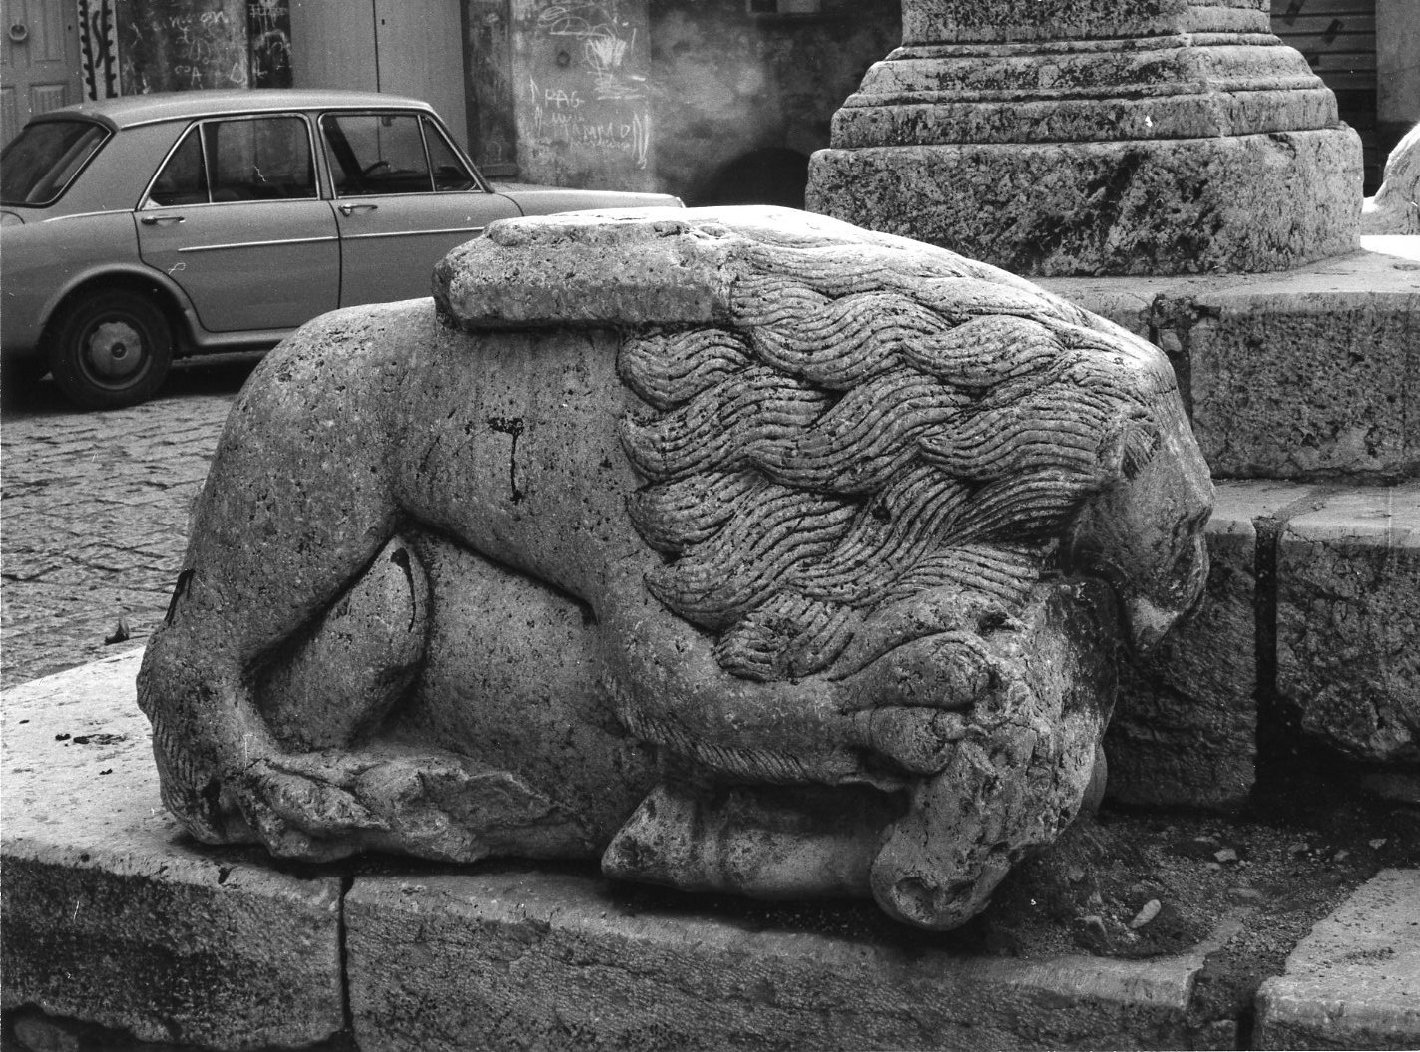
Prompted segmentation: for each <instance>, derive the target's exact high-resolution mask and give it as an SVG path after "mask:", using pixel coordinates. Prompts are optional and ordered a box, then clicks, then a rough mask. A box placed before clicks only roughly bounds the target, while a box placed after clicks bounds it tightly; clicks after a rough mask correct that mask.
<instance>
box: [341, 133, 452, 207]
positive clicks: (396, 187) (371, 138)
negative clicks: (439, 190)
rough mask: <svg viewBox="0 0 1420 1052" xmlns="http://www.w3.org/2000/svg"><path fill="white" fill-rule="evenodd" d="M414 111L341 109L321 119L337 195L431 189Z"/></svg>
mask: <svg viewBox="0 0 1420 1052" xmlns="http://www.w3.org/2000/svg"><path fill="white" fill-rule="evenodd" d="M419 122H420V118H419V115H418V114H414V113H340V114H326V115H325V116H324V117H322V118H321V132H322V135H323V137H324V138H325V146H326V155H327V158H328V159H329V161H330V172H331V178H332V179H333V180H334V183H335V196H336V197H351V196H358V195H366V194H419V193H428V192H429V191H431V190H432V189H433V188H434V180H433V177H432V176H431V175H430V172H429V161H428V157H427V156H426V154H425V152H424V136H423V134H422V132H421V130H420V127H419Z"/></svg>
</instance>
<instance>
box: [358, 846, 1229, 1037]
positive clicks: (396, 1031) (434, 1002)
mask: <svg viewBox="0 0 1420 1052" xmlns="http://www.w3.org/2000/svg"><path fill="white" fill-rule="evenodd" d="M345 916H346V953H347V959H348V967H349V976H350V1008H351V1015H352V1019H353V1029H354V1033H355V1038H356V1040H357V1041H358V1043H359V1045H360V1047H361V1048H362V1049H368V1050H375V1049H380V1050H383V1052H395V1050H409V1052H416V1050H417V1052H439V1050H450V1052H452V1050H456V1049H457V1050H472V1049H505V1048H547V1049H553V1048H581V1049H621V1050H633V1052H634V1050H660V1049H682V1050H691V1049H707V1050H708V1049H715V1050H719V1049H746V1050H748V1049H764V1050H769V1049H809V1048H812V1049H823V1050H831V1049H865V1048H893V1049H942V1048H1013V1049H1032V1048H1081V1047H1093V1048H1101V1047H1103V1048H1209V1047H1233V1045H1232V1044H1231V1034H1228V1035H1227V1036H1224V1035H1223V1034H1221V1033H1219V1031H1220V1029H1226V1030H1229V1031H1230V1030H1231V1026H1230V1025H1226V1024H1225V1025H1224V1027H1222V1028H1220V1027H1219V1026H1216V1025H1215V1026H1213V1027H1206V1026H1205V1027H1199V1026H1198V1023H1197V1022H1196V1020H1192V1019H1190V1016H1189V997H1190V993H1191V991H1192V988H1193V985H1194V982H1195V980H1196V977H1197V975H1198V973H1199V971H1200V970H1201V967H1202V965H1203V960H1204V955H1205V954H1206V953H1207V952H1208V951H1209V949H1210V948H1211V947H1209V946H1208V945H1207V944H1205V945H1202V946H1199V947H1197V948H1196V949H1195V950H1193V951H1191V952H1189V953H1187V954H1184V955H1180V956H1176V957H1164V958H1156V959H1153V960H1148V961H1131V960H1117V959H1109V958H1103V957H1086V956H1083V955H1078V956H1065V957H1054V958H1041V959H1036V960H1016V959H1011V958H1007V957H1001V958H987V957H982V956H979V955H974V954H970V953H963V952H959V951H954V950H953V949H952V948H951V947H950V944H949V943H947V942H944V941H941V940H933V939H930V938H929V939H924V938H919V937H905V936H904V934H903V933H902V932H901V930H900V929H898V930H896V931H888V932H873V931H851V932H848V933H846V934H844V933H839V932H837V931H825V932H822V933H819V932H815V931H810V930H787V929H785V928H777V927H774V926H772V925H771V926H769V927H762V926H759V925H752V924H749V923H743V922H742V923H727V922H726V921H725V920H724V919H723V918H717V917H716V916H715V915H713V914H712V913H709V912H702V911H701V910H700V909H699V908H698V907H697V906H696V905H695V903H694V902H693V900H690V899H686V898H683V897H675V898H673V899H668V900H665V901H659V902H658V901H656V900H654V899H647V898H644V897H642V898H639V899H638V898H631V897H629V896H628V894H627V893H626V891H625V890H624V889H618V888H617V886H616V885H614V884H611V883H609V882H607V881H605V880H601V879H598V878H596V877H594V876H574V875H562V874H553V873H545V872H544V873H537V872H529V871H517V870H511V871H508V872H504V873H484V874H469V875H466V876H428V877H419V878H413V877H406V878H393V877H391V878H357V879H356V881H355V884H354V886H353V887H352V888H351V890H350V892H349V893H348V894H347V895H346V897H345ZM1213 1038H1221V1040H1222V1041H1223V1042H1227V1043H1225V1044H1213V1043H1212V1042H1211V1040H1210V1039H1213Z"/></svg>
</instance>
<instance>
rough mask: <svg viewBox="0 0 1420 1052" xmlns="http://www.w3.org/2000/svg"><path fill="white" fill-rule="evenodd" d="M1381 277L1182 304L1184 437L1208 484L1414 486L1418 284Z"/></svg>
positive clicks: (1222, 292)
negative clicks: (1189, 317) (1212, 479)
mask: <svg viewBox="0 0 1420 1052" xmlns="http://www.w3.org/2000/svg"><path fill="white" fill-rule="evenodd" d="M1392 273H1394V274H1395V275H1396V276H1398V277H1400V278H1401V279H1402V280H1401V282H1395V281H1385V280H1384V279H1383V276H1382V275H1379V274H1377V275H1373V276H1372V278H1371V280H1373V281H1374V282H1375V283H1374V284H1373V285H1371V286H1370V287H1369V288H1368V289H1365V290H1361V289H1353V288H1350V287H1345V286H1347V285H1349V284H1350V282H1349V280H1346V279H1344V278H1343V279H1342V280H1340V281H1333V282H1329V283H1328V282H1327V280H1326V276H1323V275H1316V276H1314V277H1311V278H1305V277H1303V278H1299V279H1298V280H1297V281H1296V282H1295V283H1294V284H1293V287H1291V288H1281V287H1271V286H1260V287H1259V286H1255V287H1250V288H1236V289H1214V290H1209V291H1208V292H1206V293H1204V294H1203V295H1199V296H1194V297H1192V299H1191V302H1190V304H1189V308H1190V311H1191V312H1192V313H1193V315H1194V317H1195V318H1196V320H1195V321H1194V323H1193V324H1192V325H1191V326H1190V327H1189V328H1188V329H1187V332H1186V335H1185V339H1186V343H1187V351H1188V362H1189V385H1190V393H1191V396H1192V402H1193V432H1194V435H1195V437H1197V439H1198V445H1199V447H1200V448H1201V449H1202V450H1203V455H1204V457H1206V458H1207V460H1208V465H1209V467H1210V468H1211V469H1212V470H1213V471H1214V472H1215V473H1217V474H1220V475H1225V476H1233V477H1253V478H1256V477H1262V478H1294V479H1305V478H1336V477H1338V476H1344V477H1346V478H1348V479H1350V480H1354V481H1360V480H1364V479H1367V478H1370V479H1388V478H1395V477H1397V476H1414V475H1417V474H1420V430H1417V428H1416V421H1417V420H1420V274H1417V272H1415V271H1394V272H1392ZM1406 286H1408V288H1407V287H1406Z"/></svg>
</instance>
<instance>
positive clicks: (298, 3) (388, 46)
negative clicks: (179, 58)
mask: <svg viewBox="0 0 1420 1052" xmlns="http://www.w3.org/2000/svg"><path fill="white" fill-rule="evenodd" d="M291 80H292V83H293V84H294V85H295V86H296V87H298V88H352V89H355V90H359V91H383V92H387V93H389V94H392V95H412V96H414V97H415V98H418V99H424V100H425V101H426V102H429V103H431V104H432V105H433V106H434V108H435V109H436V110H438V111H439V115H440V116H441V117H443V118H444V122H445V123H446V124H447V125H448V126H449V130H450V131H451V132H452V133H453V136H454V138H455V140H457V142H458V144H459V146H461V147H464V148H465V149H466V148H467V147H468V116H467V113H468V110H467V104H466V102H465V99H464V92H465V86H464V58H463V26H462V19H461V17H460V15H459V0H291Z"/></svg>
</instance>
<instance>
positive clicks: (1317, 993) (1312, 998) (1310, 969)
mask: <svg viewBox="0 0 1420 1052" xmlns="http://www.w3.org/2000/svg"><path fill="white" fill-rule="evenodd" d="M1255 1039H1256V1040H1255V1045H1254V1047H1256V1048H1420V870H1414V869H1388V870H1383V871H1381V872H1380V873H1378V874H1377V875H1376V876H1375V877H1373V878H1372V879H1371V880H1370V881H1369V882H1367V883H1366V884H1364V885H1362V886H1361V887H1360V888H1359V889H1357V890H1356V892H1355V893H1354V894H1352V896H1351V897H1350V898H1349V899H1347V900H1346V902H1345V903H1343V904H1342V906H1341V908H1340V909H1338V910H1337V911H1336V912H1335V913H1333V914H1332V915H1331V916H1329V917H1327V918H1326V919H1325V920H1323V921H1321V922H1319V923H1318V924H1317V925H1316V926H1315V927H1314V928H1313V929H1312V932H1311V934H1310V935H1308V936H1307V937H1306V938H1305V939H1303V940H1302V941H1301V943H1300V944H1298V946H1297V948H1296V949H1295V950H1293V951H1292V953H1291V954H1290V955H1289V956H1288V958H1287V966H1286V970H1285V971H1284V972H1283V974H1282V975H1279V976H1273V977H1272V978H1270V979H1267V980H1266V981H1265V982H1263V984H1262V986H1261V988H1260V989H1259V990H1258V992H1257V1028H1256V1032H1255Z"/></svg>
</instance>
